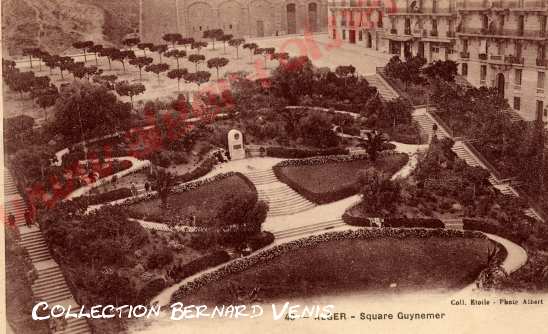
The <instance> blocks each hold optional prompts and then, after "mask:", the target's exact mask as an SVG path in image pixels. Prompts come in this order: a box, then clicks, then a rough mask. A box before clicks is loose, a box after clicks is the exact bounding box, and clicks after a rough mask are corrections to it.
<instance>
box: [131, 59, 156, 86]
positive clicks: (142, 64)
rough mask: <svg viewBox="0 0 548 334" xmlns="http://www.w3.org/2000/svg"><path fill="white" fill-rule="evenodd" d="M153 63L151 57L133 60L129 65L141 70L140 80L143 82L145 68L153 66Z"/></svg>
mask: <svg viewBox="0 0 548 334" xmlns="http://www.w3.org/2000/svg"><path fill="white" fill-rule="evenodd" d="M153 61H154V59H152V58H150V57H137V58H133V59H131V60H130V61H129V63H130V64H131V65H133V66H137V68H138V69H139V80H140V81H143V76H142V72H143V67H145V66H148V65H150V64H152V62H153Z"/></svg>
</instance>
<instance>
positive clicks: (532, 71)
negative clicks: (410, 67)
mask: <svg viewBox="0 0 548 334" xmlns="http://www.w3.org/2000/svg"><path fill="white" fill-rule="evenodd" d="M329 15H330V18H329V22H328V23H329V27H328V29H329V31H330V36H331V37H332V38H340V39H342V40H345V41H347V42H349V43H360V44H362V45H365V47H370V48H374V49H376V50H379V51H381V52H386V53H390V54H395V55H400V56H401V57H402V58H403V57H405V56H406V55H421V56H423V57H424V58H426V60H427V61H429V62H431V61H434V60H437V59H439V60H447V59H450V60H454V61H456V62H458V63H459V71H460V73H459V74H462V76H464V77H465V78H466V79H467V80H468V81H469V82H470V83H471V84H473V85H475V86H477V87H479V86H488V87H496V88H498V89H499V91H500V93H501V94H504V97H505V98H506V99H507V100H508V102H509V104H510V107H512V108H513V109H514V110H515V111H516V112H518V113H519V114H520V115H521V116H522V117H523V118H524V119H525V120H535V119H538V118H541V119H542V120H544V121H545V122H546V123H547V124H548V111H547V110H548V109H547V103H548V100H547V99H546V90H545V85H546V72H547V71H548V60H547V59H546V44H547V43H548V34H547V33H546V25H547V17H548V0H370V1H367V0H361V1H358V0H342V1H330V2H329ZM356 36H357V37H356Z"/></svg>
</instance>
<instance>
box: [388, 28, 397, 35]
mask: <svg viewBox="0 0 548 334" xmlns="http://www.w3.org/2000/svg"><path fill="white" fill-rule="evenodd" d="M390 33H391V34H392V35H397V34H398V29H390Z"/></svg>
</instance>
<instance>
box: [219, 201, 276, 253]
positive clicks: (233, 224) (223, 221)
mask: <svg viewBox="0 0 548 334" xmlns="http://www.w3.org/2000/svg"><path fill="white" fill-rule="evenodd" d="M221 203H222V204H221V206H220V208H219V211H218V212H217V215H216V216H215V219H214V221H215V227H216V228H217V231H219V232H220V230H222V228H224V227H226V228H231V231H230V232H223V233H218V234H217V235H222V236H223V237H222V238H221V240H219V241H221V242H222V243H225V244H230V245H234V246H240V245H241V244H243V243H245V242H246V241H247V240H249V238H250V237H252V236H255V235H257V234H258V233H260V232H261V226H262V224H263V222H264V221H265V220H266V215H267V213H268V205H267V204H266V203H265V202H263V201H259V200H258V198H257V195H255V194H253V193H245V194H242V195H239V196H234V195H231V196H227V197H226V198H224V199H223V200H222V202H221Z"/></svg>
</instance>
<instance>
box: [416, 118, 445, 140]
mask: <svg viewBox="0 0 548 334" xmlns="http://www.w3.org/2000/svg"><path fill="white" fill-rule="evenodd" d="M413 119H414V120H415V122H417V124H418V125H419V127H420V129H421V132H422V133H423V134H424V136H426V137H428V138H431V137H432V134H433V132H434V130H433V126H434V124H437V123H436V121H435V120H434V119H433V118H432V117H431V116H430V115H428V113H426V112H420V113H413ZM436 136H437V137H438V139H443V138H447V137H450V136H449V134H448V133H447V132H445V130H444V129H443V128H441V127H440V126H438V130H437V131H436Z"/></svg>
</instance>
